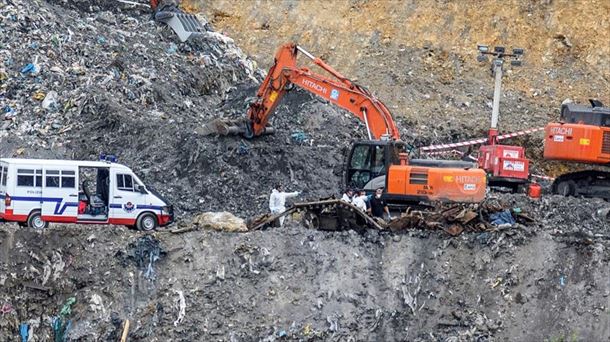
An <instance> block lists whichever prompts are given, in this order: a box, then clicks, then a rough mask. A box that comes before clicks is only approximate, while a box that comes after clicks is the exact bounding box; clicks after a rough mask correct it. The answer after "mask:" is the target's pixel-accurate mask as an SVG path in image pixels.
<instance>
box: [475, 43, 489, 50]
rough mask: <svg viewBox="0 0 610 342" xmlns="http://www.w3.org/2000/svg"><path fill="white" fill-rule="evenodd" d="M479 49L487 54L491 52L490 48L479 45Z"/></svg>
mask: <svg viewBox="0 0 610 342" xmlns="http://www.w3.org/2000/svg"><path fill="white" fill-rule="evenodd" d="M477 49H478V50H479V51H481V52H487V51H489V46H487V45H481V44H477Z"/></svg>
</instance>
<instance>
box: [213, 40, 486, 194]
mask: <svg viewBox="0 0 610 342" xmlns="http://www.w3.org/2000/svg"><path fill="white" fill-rule="evenodd" d="M299 52H301V53H302V54H303V55H305V56H306V57H308V58H309V59H310V60H312V62H313V63H314V64H315V65H317V66H318V67H320V68H321V69H322V70H324V71H326V72H327V73H329V74H330V75H332V78H331V77H328V76H323V75H320V74H317V73H314V72H312V71H311V70H310V69H309V68H307V67H298V66H297V54H298V53H299ZM292 85H294V86H298V87H300V88H302V89H304V90H306V91H309V92H311V93H313V94H316V95H318V96H319V97H321V98H323V99H325V100H327V101H329V102H330V103H332V104H334V105H336V106H339V107H341V108H343V109H345V110H347V111H349V112H350V113H352V114H353V115H355V116H356V117H357V118H358V119H360V120H361V121H362V122H363V123H364V125H365V126H366V129H367V133H368V137H369V139H368V140H364V141H357V142H355V143H354V144H353V145H352V147H351V151H350V153H349V155H348V158H347V161H346V164H345V173H344V181H345V185H346V186H348V187H355V188H359V189H365V190H366V191H369V192H370V191H373V190H374V189H377V188H384V189H385V190H384V194H383V197H384V198H385V199H386V200H387V201H388V203H390V204H393V205H405V204H407V205H408V204H413V203H417V202H420V201H423V202H430V201H445V202H464V203H476V202H480V201H482V200H483V199H484V197H485V191H486V186H487V184H486V175H485V171H483V170H482V169H479V168H477V167H476V164H474V163H469V162H463V161H449V160H429V159H419V160H418V159H410V158H409V155H408V145H407V144H406V143H405V142H403V141H401V140H400V132H399V131H398V128H397V127H396V123H395V121H394V118H393V116H392V114H391V113H390V111H389V109H388V107H387V106H386V105H384V104H383V103H382V102H381V101H379V100H378V99H377V98H376V97H375V96H374V95H373V94H371V93H370V92H369V91H368V90H367V89H366V88H364V87H362V86H360V85H358V84H356V83H355V82H352V81H351V80H349V79H348V78H346V77H345V76H343V75H342V74H340V73H339V72H338V71H336V70H335V69H333V68H332V67H331V66H329V65H328V64H326V63H325V62H324V61H322V60H321V59H320V58H317V57H314V56H313V55H312V54H310V53H309V52H307V51H306V50H305V49H303V48H302V47H300V46H298V45H296V44H293V43H289V44H285V45H283V46H281V47H280V48H279V49H278V51H277V53H276V55H275V61H274V63H273V66H272V67H271V68H270V70H269V72H268V74H267V77H266V78H265V80H264V81H263V83H262V84H261V86H260V87H259V90H258V93H257V98H256V100H255V101H254V102H253V103H251V104H250V107H249V109H248V112H247V117H246V118H245V120H244V121H242V122H235V121H233V122H225V121H222V120H214V121H212V122H210V123H208V124H207V125H206V128H205V129H204V131H206V132H209V133H217V134H222V135H228V134H241V135H244V136H245V137H247V138H253V137H256V136H260V135H264V134H269V133H272V131H273V129H272V128H271V127H269V126H268V123H269V119H270V117H271V115H272V114H273V112H274V111H275V109H276V107H277V105H278V103H279V102H280V101H281V99H282V97H283V96H284V95H285V94H286V93H287V91H288V90H289V89H290V88H291V87H292Z"/></svg>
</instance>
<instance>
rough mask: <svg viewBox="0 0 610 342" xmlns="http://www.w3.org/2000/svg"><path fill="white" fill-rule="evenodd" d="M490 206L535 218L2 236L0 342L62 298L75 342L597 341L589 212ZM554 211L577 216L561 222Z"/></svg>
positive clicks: (41, 330)
mask: <svg viewBox="0 0 610 342" xmlns="http://www.w3.org/2000/svg"><path fill="white" fill-rule="evenodd" d="M502 200H503V201H506V202H508V203H510V204H511V205H513V206H514V207H519V208H521V209H522V210H523V211H524V212H526V213H528V215H530V216H535V217H543V216H544V213H547V217H546V218H544V220H541V222H539V223H536V224H532V225H528V226H520V227H510V228H503V229H498V230H496V231H490V232H482V233H464V234H462V235H460V236H458V237H456V238H452V237H449V236H448V235H446V234H445V233H443V232H442V231H430V230H409V231H403V232H399V233H389V232H379V231H375V230H368V231H366V232H364V233H363V234H358V233H356V232H354V231H346V232H324V231H312V230H307V229H305V228H303V227H302V226H301V225H299V224H298V221H294V220H288V221H287V227H285V228H282V229H269V230H264V231H256V232H250V233H226V232H217V231H211V230H201V229H199V230H197V229H196V230H194V231H189V232H184V233H181V234H172V233H169V232H158V233H155V234H153V235H145V234H142V233H139V232H134V231H129V230H125V229H108V228H107V227H90V228H86V229H84V228H83V227H80V226H60V227H55V228H52V229H50V230H48V231H46V232H44V233H39V232H35V231H32V230H25V229H20V230H17V229H15V228H14V227H2V228H0V284H1V286H2V289H3V291H2V297H0V303H1V304H4V305H6V304H9V305H10V306H9V307H7V308H8V309H7V312H6V313H5V314H4V315H3V316H2V319H1V320H0V336H5V337H6V338H4V339H0V341H9V340H14V339H11V338H12V337H14V336H16V331H17V326H18V324H19V323H20V322H29V324H30V326H33V327H35V328H34V331H33V332H34V334H35V335H36V336H37V340H48V339H49V338H50V336H51V334H52V330H51V328H50V325H49V322H50V321H51V320H52V317H55V316H57V315H58V314H59V311H60V309H61V308H62V307H63V306H64V305H65V303H66V300H67V299H68V298H70V297H74V298H76V300H77V301H76V303H75V304H74V305H73V306H72V314H70V315H68V316H66V319H70V320H71V321H72V325H71V328H70V330H69V331H68V334H67V336H68V338H69V340H79V341H114V340H116V337H117V336H120V333H121V332H122V328H123V325H122V323H123V321H124V320H125V319H129V320H130V321H131V329H130V334H129V338H130V340H132V341H168V340H172V341H210V340H220V341H260V340H262V341H279V340H294V341H296V340H305V341H326V340H332V341H336V340H357V341H405V340H408V341H561V340H568V341H571V340H573V341H607V340H608V338H610V326H609V315H610V312H609V310H610V306H609V305H608V304H609V300H610V299H609V298H610V284H608V277H609V276H610V271H609V270H608V267H607V264H608V262H610V253H609V247H610V237H609V235H608V230H607V226H606V224H605V223H603V222H602V220H601V219H600V217H599V216H597V214H596V210H597V207H599V206H600V202H601V201H590V202H584V203H583V202H582V201H579V200H576V199H573V200H569V201H565V200H564V199H562V198H560V197H550V198H548V199H546V200H545V201H541V202H530V201H529V200H527V199H525V198H523V197H522V196H508V197H503V199H502ZM570 208H577V209H578V210H579V212H581V213H582V214H580V215H578V217H574V219H573V220H567V219H564V218H562V217H561V216H564V215H566V213H565V211H566V210H568V211H569V210H570ZM200 228H201V227H200ZM150 255H153V256H154V257H158V259H153V258H150ZM45 279H46V280H45ZM32 284H35V285H38V287H35V285H32ZM181 295H182V296H183V298H184V302H183V303H184V312H183V314H182V315H181V309H180V298H181ZM9 337H11V338H9Z"/></svg>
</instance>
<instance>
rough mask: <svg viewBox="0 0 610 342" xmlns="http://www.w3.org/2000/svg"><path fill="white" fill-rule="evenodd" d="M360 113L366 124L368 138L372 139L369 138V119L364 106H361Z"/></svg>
mask: <svg viewBox="0 0 610 342" xmlns="http://www.w3.org/2000/svg"><path fill="white" fill-rule="evenodd" d="M362 114H363V116H364V124H365V125H366V133H367V134H368V135H369V140H373V138H371V130H370V128H369V119H368V118H367V116H366V108H362Z"/></svg>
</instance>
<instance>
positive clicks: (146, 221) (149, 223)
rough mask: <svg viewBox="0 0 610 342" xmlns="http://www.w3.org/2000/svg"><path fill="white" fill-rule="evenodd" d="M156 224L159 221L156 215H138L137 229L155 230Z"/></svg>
mask: <svg viewBox="0 0 610 342" xmlns="http://www.w3.org/2000/svg"><path fill="white" fill-rule="evenodd" d="M158 225H159V222H157V217H156V216H155V215H153V214H144V215H142V216H140V217H138V221H137V223H136V227H137V228H138V230H143V231H145V232H149V231H151V230H155V229H156V228H157V226H158Z"/></svg>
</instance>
